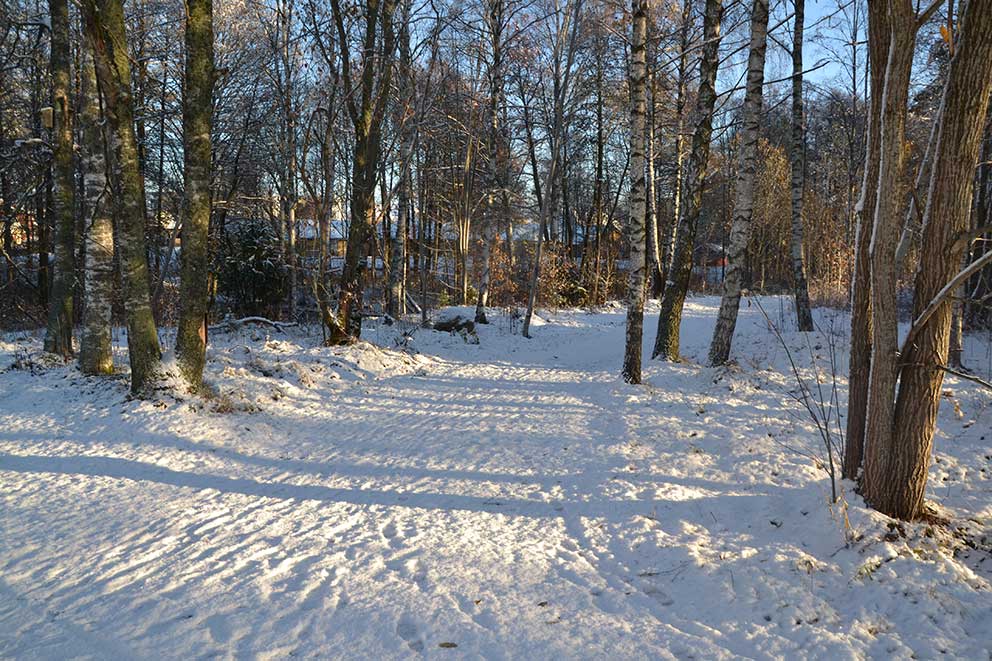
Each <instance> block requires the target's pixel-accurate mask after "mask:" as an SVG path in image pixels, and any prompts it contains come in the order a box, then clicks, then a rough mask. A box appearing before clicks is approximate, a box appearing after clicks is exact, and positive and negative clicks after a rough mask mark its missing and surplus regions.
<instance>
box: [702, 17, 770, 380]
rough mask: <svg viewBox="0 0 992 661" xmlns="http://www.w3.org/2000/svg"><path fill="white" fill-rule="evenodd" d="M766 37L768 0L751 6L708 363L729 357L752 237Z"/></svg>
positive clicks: (723, 360) (718, 361)
mask: <svg viewBox="0 0 992 661" xmlns="http://www.w3.org/2000/svg"><path fill="white" fill-rule="evenodd" d="M767 37H768V0H754V3H753V4H752V5H751V46H750V55H749V56H748V65H747V92H746V93H745V96H744V109H743V115H744V118H743V122H744V125H743V129H742V132H741V146H740V169H739V170H738V171H737V198H736V199H735V200H734V216H733V221H732V224H731V228H730V241H729V243H728V246H727V271H726V275H725V276H724V281H723V299H722V300H721V301H720V312H719V315H718V316H717V321H716V329H715V330H714V331H713V341H712V343H711V344H710V355H709V360H710V364H711V365H722V364H724V363H726V362H727V360H728V359H729V357H730V345H731V342H732V341H733V337H734V328H735V327H736V325H737V312H738V309H739V308H740V302H741V288H742V285H743V277H744V257H745V251H746V250H747V244H748V239H749V238H750V236H751V216H752V215H753V212H754V179H755V175H756V173H757V169H758V129H759V125H760V122H761V107H762V86H763V85H764V80H765V47H766V44H767Z"/></svg>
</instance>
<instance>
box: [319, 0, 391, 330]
mask: <svg viewBox="0 0 992 661" xmlns="http://www.w3.org/2000/svg"><path fill="white" fill-rule="evenodd" d="M331 8H332V10H333V14H334V23H335V25H336V27H337V31H338V37H339V47H340V48H341V62H342V67H341V75H342V80H343V82H344V92H345V102H346V107H347V109H348V114H349V116H350V117H351V121H352V125H353V126H354V129H355V147H354V153H353V158H352V170H351V205H350V213H351V222H350V224H349V226H348V245H347V248H346V250H345V258H344V267H343V269H342V272H341V286H340V293H339V295H338V310H337V315H338V317H339V319H340V323H339V324H338V325H337V326H336V328H334V329H332V332H331V337H330V339H329V342H330V343H332V344H343V343H348V342H353V341H355V340H357V339H358V338H359V337H360V336H361V334H362V306H363V300H362V299H363V295H364V284H363V282H362V274H363V271H364V269H365V262H366V258H367V256H368V254H369V250H368V248H369V239H370V238H371V235H372V223H373V214H374V211H375V183H376V177H377V175H378V172H379V160H380V157H381V150H382V122H383V118H384V115H385V109H386V101H387V99H388V96H389V88H390V81H391V79H392V74H393V60H394V58H393V52H394V51H395V50H396V34H395V32H394V30H393V14H395V12H396V0H369V2H367V3H366V5H365V7H364V12H363V16H364V20H365V27H364V32H363V39H362V58H361V63H360V64H361V66H360V67H359V68H358V70H359V71H360V72H361V78H360V79H359V81H358V83H359V84H358V85H357V86H356V85H355V84H353V82H352V77H351V70H352V67H354V66H356V65H358V64H359V63H357V62H354V61H352V58H351V49H350V47H349V45H348V44H349V41H348V30H347V29H346V28H345V16H346V14H345V12H344V11H343V10H342V8H341V3H340V1H339V0H331ZM346 9H347V8H346ZM380 32H381V35H382V44H381V46H380V45H379V44H378V39H377V37H378V36H379V34H380Z"/></svg>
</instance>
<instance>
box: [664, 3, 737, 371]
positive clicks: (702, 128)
mask: <svg viewBox="0 0 992 661" xmlns="http://www.w3.org/2000/svg"><path fill="white" fill-rule="evenodd" d="M722 17H723V0H706V9H705V12H704V14H703V47H702V55H701V56H700V60H699V91H698V92H697V94H696V108H695V117H696V127H695V130H694V131H693V134H692V146H691V148H690V153H689V163H688V165H687V170H686V175H685V177H684V180H683V186H684V187H683V188H682V189H681V200H680V210H679V219H680V220H679V222H678V239H677V242H676V246H675V254H674V257H673V260H672V267H671V271H670V274H669V278H668V280H669V282H668V284H667V286H666V287H665V294H664V296H663V297H662V299H661V314H660V315H659V316H658V334H657V336H656V337H655V341H654V350H653V351H652V353H651V357H652V358H657V357H658V356H663V357H665V358H666V359H668V360H672V361H676V360H679V330H680V326H681V324H682V308H683V306H684V305H685V297H686V294H687V293H688V292H689V278H690V276H691V275H692V253H693V249H694V248H695V243H696V227H697V225H698V223H699V211H700V208H701V207H702V203H703V186H704V184H705V183H706V171H707V162H708V161H709V158H710V141H711V139H712V137H713V108H714V106H715V105H716V74H717V69H718V68H719V65H720V59H719V52H720V23H721V19H722Z"/></svg>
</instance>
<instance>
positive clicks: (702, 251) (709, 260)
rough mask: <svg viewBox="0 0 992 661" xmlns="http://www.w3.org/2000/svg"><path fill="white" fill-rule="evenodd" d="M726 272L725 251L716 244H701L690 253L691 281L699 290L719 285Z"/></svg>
mask: <svg viewBox="0 0 992 661" xmlns="http://www.w3.org/2000/svg"><path fill="white" fill-rule="evenodd" d="M726 270H727V251H726V250H724V248H723V246H722V245H720V244H718V243H703V244H701V245H698V246H696V247H695V249H694V250H693V251H692V279H693V283H694V286H696V287H699V288H701V289H705V288H706V287H712V286H716V285H719V284H720V283H722V282H723V276H724V273H725V272H726Z"/></svg>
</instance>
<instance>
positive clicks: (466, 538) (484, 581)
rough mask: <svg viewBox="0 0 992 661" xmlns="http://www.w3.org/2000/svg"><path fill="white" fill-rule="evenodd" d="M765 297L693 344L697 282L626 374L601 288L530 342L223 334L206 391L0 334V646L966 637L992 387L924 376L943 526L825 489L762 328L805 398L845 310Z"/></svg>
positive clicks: (866, 644)
mask: <svg viewBox="0 0 992 661" xmlns="http://www.w3.org/2000/svg"><path fill="white" fill-rule="evenodd" d="M763 301H764V307H765V309H766V310H768V312H769V315H770V316H771V317H772V318H773V319H774V320H775V323H776V324H777V325H780V326H781V327H782V328H783V335H782V338H783V340H784V344H783V343H782V342H780V341H779V340H778V339H776V336H775V334H773V333H772V332H771V331H770V330H769V325H768V322H767V321H766V320H765V318H764V317H763V316H762V315H761V313H760V312H759V310H758V308H757V307H756V306H755V305H746V306H745V307H744V308H743V309H742V314H741V319H740V322H739V324H738V329H737V337H736V339H735V345H734V356H735V358H736V359H737V364H736V365H735V366H733V367H731V368H725V369H712V368H708V367H703V366H701V363H702V362H703V361H704V359H705V352H706V349H707V345H708V343H709V340H710V336H711V333H712V328H713V324H714V321H715V317H716V310H717V307H718V304H719V301H718V299H715V298H693V299H690V300H689V301H688V303H687V306H686V318H685V320H684V323H683V326H682V339H683V353H684V355H685V357H686V360H685V361H684V362H681V363H678V364H670V363H665V362H659V361H651V360H648V357H649V353H648V352H646V353H645V362H644V364H645V381H646V385H644V386H630V385H626V384H624V383H623V382H622V381H620V380H619V378H618V376H617V374H618V372H619V367H620V361H621V357H622V354H623V337H624V312H623V310H622V309H621V308H619V307H608V308H604V309H603V310H600V311H597V312H594V313H590V312H584V311H562V312H558V313H554V314H552V313H546V314H545V315H544V316H542V317H541V318H540V319H537V320H536V321H535V324H536V325H535V327H534V328H533V329H532V334H533V336H534V337H533V339H530V340H528V339H525V338H523V337H521V336H520V335H519V334H518V331H519V329H518V326H519V324H518V322H517V320H515V319H513V318H512V317H510V316H507V315H505V314H502V313H500V312H498V311H493V313H492V314H493V318H492V322H493V323H491V324H490V325H488V326H484V327H482V328H481V329H480V330H479V333H478V343H477V344H476V343H474V341H475V338H473V337H462V336H460V335H458V334H449V333H440V332H436V331H430V330H420V329H417V330H413V331H412V337H411V336H409V335H408V336H406V337H404V336H403V335H401V333H402V332H403V331H404V330H408V331H409V330H410V329H412V328H413V326H412V325H393V326H382V325H377V324H374V325H371V326H369V327H367V329H366V330H365V332H364V335H365V338H366V340H367V341H365V342H362V343H360V344H357V345H355V346H350V347H344V348H324V347H321V346H320V336H319V331H314V330H313V329H309V330H308V329H289V330H287V331H286V332H285V333H280V332H276V331H274V330H272V329H265V328H249V329H241V330H238V331H234V332H227V333H215V334H214V335H213V336H212V338H211V341H212V346H211V348H210V350H209V353H208V359H209V362H208V366H207V374H208V380H209V381H210V382H211V383H212V384H213V387H214V388H215V389H216V391H217V394H216V395H215V396H214V397H213V398H211V399H201V398H197V397H186V396H180V395H178V394H176V391H171V392H170V391H163V392H162V393H161V395H160V396H159V397H158V398H156V399H154V400H152V401H134V400H130V399H129V398H128V397H127V381H126V376H124V375H122V376H119V377H114V378H109V379H95V378H87V377H83V376H82V375H81V374H80V373H79V372H78V371H77V370H76V369H75V368H74V367H67V366H63V365H61V364H58V365H53V364H51V363H50V362H49V361H46V360H45V359H44V356H43V355H42V354H41V353H40V341H39V338H38V337H37V336H32V335H28V334H16V335H15V334H8V335H4V336H0V657H2V658H43V659H44V658H53V659H55V658H59V659H64V658H105V659H125V658H128V659H130V658H147V659H158V658H181V659H195V658H204V657H223V658H231V657H239V658H240V657H255V658H286V657H302V658H332V657H333V658H340V657H347V658H371V659H386V658H409V657H416V656H418V655H423V656H426V657H430V658H449V657H450V658H488V659H503V658H505V659H511V658H520V659H550V658H616V659H634V658H679V659H682V658H699V659H718V658H756V659H758V658H760V659H766V658H806V657H808V658H824V659H845V658H865V657H873V658H886V659H888V658H934V657H937V656H942V655H946V656H949V657H957V658H966V659H988V658H990V654H992V652H990V650H992V558H990V548H992V442H990V439H992V393H990V392H989V391H983V390H982V389H981V388H980V387H979V386H977V385H974V384H971V383H969V382H967V381H963V380H960V379H955V378H948V379H947V380H946V381H945V386H944V388H945V401H944V403H943V405H942V407H941V417H940V429H939V432H938V436H937V439H936V448H935V455H934V456H935V459H934V463H933V466H932V468H931V470H930V486H929V490H928V494H929V498H930V499H931V501H932V502H933V504H934V506H935V507H936V508H937V509H938V510H939V512H940V513H941V514H942V515H943V516H945V517H946V518H947V519H948V520H949V524H947V525H926V524H914V525H901V526H896V525H895V524H893V523H891V522H890V521H889V520H888V519H886V518H885V517H883V516H880V515H878V514H876V513H873V512H871V511H870V510H868V509H866V508H865V506H864V502H863V501H862V500H861V498H860V497H859V496H858V495H857V494H855V493H854V492H853V491H852V485H851V484H850V483H846V482H843V483H840V484H839V489H840V496H841V500H840V502H838V503H836V504H831V502H830V480H829V477H828V474H827V472H826V470H825V465H826V457H825V452H824V451H823V449H822V442H821V441H820V440H819V439H820V437H819V435H818V433H817V430H816V427H815V426H814V425H813V424H812V423H811V422H810V419H809V416H808V415H807V413H806V411H805V410H804V409H803V407H802V406H800V405H799V404H798V403H797V402H796V401H794V399H793V397H792V395H795V394H796V379H795V378H794V376H793V375H792V373H791V371H790V367H789V361H788V356H787V354H786V351H785V349H784V346H788V347H789V349H790V351H791V353H792V354H793V357H794V358H795V359H796V360H797V362H798V363H799V369H800V371H801V373H802V374H803V375H804V376H805V377H806V378H809V379H812V378H813V376H814V370H813V368H812V365H813V364H814V363H817V364H819V365H820V367H821V372H820V374H821V377H823V379H824V390H823V394H824V399H825V400H829V399H830V383H831V378H830V369H829V367H828V363H829V361H830V355H831V353H832V352H833V351H832V350H836V355H835V356H834V358H835V360H836V362H837V364H838V365H839V366H841V367H840V371H841V372H846V365H847V352H846V346H845V345H846V339H845V335H846V329H847V319H846V317H845V316H844V315H843V313H839V312H834V311H828V310H818V311H817V314H816V317H817V321H818V324H819V325H820V328H821V330H822V332H818V333H815V334H813V335H811V336H808V337H807V336H805V335H802V334H799V333H795V332H792V331H790V330H789V329H790V328H791V327H792V325H793V323H794V322H793V321H792V312H791V308H790V304H789V301H788V299H781V298H773V297H768V298H764V299H763ZM651 312H653V314H652V313H651ZM656 320H657V312H656V308H652V309H651V310H649V314H648V315H647V317H646V323H645V326H646V329H647V333H646V336H647V337H646V341H645V345H646V347H649V345H650V341H652V340H653V339H654V325H655V323H656ZM117 340H118V344H119V345H120V343H121V338H117ZM165 340H166V341H167V342H171V338H168V337H166V338H165ZM404 345H405V346H404ZM990 356H992V347H990V345H989V343H988V342H987V341H986V340H985V339H984V338H980V337H970V338H968V344H967V354H966V360H967V362H968V363H970V364H971V365H972V366H973V367H975V368H979V369H980V371H982V372H983V373H984V371H985V370H987V368H988V365H989V364H990V362H992V357H990ZM117 362H118V364H119V365H120V366H121V369H122V371H123V370H126V354H125V351H124V349H123V348H122V347H120V346H119V347H118V355H117ZM838 386H839V395H838V396H839V401H840V404H841V405H842V407H843V404H844V400H845V399H846V379H845V378H844V376H843V374H841V375H839V376H838ZM790 393H791V395H790ZM831 425H832V428H834V429H836V425H835V423H833V422H832V423H831Z"/></svg>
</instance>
